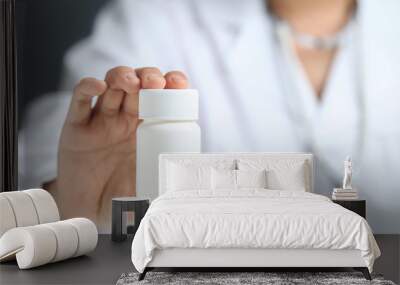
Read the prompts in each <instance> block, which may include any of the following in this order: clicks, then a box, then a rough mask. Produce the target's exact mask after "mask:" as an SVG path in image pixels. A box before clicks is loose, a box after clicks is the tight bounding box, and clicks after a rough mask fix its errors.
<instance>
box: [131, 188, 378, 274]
mask: <svg viewBox="0 0 400 285" xmlns="http://www.w3.org/2000/svg"><path fill="white" fill-rule="evenodd" d="M165 248H275V249H276V248H302V249H313V248H314V249H358V250H360V251H361V255H362V257H363V259H364V260H365V264H366V266H367V267H368V268H369V270H370V271H372V267H373V263H374V260H375V259H376V258H377V257H378V256H379V255H380V251H379V248H378V246H377V244H376V241H375V239H374V237H373V235H372V232H371V229H370V227H369V226H368V223H367V222H366V221H365V219H363V218H362V217H360V216H359V215H357V214H354V213H353V212H351V211H349V210H346V209H344V208H342V207H341V206H339V205H337V204H335V203H333V202H332V201H330V200H329V199H328V198H326V197H324V196H321V195H317V194H311V193H307V192H299V191H277V190H258V189H247V190H237V191H228V190H227V191H221V190H218V192H211V191H179V192H171V193H166V194H164V195H162V196H160V197H159V198H157V199H156V200H154V202H153V203H152V204H151V206H150V208H149V210H148V212H147V213H146V216H145V217H144V218H143V220H142V222H141V223H140V226H139V229H138V231H137V232H136V235H135V237H134V240H133V243H132V262H133V264H134V266H135V267H136V269H137V270H138V271H139V272H143V270H144V268H145V267H146V265H147V264H148V263H149V262H150V261H151V260H152V256H153V252H154V250H155V249H165Z"/></svg>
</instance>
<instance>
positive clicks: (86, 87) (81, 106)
mask: <svg viewBox="0 0 400 285" xmlns="http://www.w3.org/2000/svg"><path fill="white" fill-rule="evenodd" d="M106 89H107V84H106V82H105V81H103V80H98V79H96V78H90V77H88V78H84V79H82V80H81V81H80V82H79V83H78V84H77V85H76V86H75V88H74V94H73V96H72V100H71V103H70V106H69V111H68V114H67V122H69V123H73V124H84V123H86V122H87V121H88V120H89V118H90V116H91V111H92V98H93V97H96V96H99V95H101V94H103V93H104V92H105V91H106Z"/></svg>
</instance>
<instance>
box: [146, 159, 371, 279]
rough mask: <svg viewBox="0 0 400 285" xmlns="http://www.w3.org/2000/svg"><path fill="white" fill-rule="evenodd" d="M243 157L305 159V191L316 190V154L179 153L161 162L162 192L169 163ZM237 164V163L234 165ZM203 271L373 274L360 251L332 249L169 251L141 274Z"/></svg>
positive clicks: (157, 255)
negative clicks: (348, 271) (348, 270)
mask: <svg viewBox="0 0 400 285" xmlns="http://www.w3.org/2000/svg"><path fill="white" fill-rule="evenodd" d="M240 158H242V159H243V158H246V159H248V158H254V159H256V158H257V159H260V158H262V159H271V160H276V159H293V160H304V162H305V163H307V165H308V170H309V171H308V173H307V175H308V181H309V185H308V188H307V189H306V191H309V192H313V191H314V167H313V164H314V162H313V155H312V154H305V153H201V154H199V153H179V154H176V153H175V154H161V155H160V159H159V193H160V194H162V193H164V192H165V191H166V189H165V187H166V185H167V183H166V179H167V175H166V171H167V167H168V162H170V161H174V160H175V161H178V160H179V161H181V160H184V159H190V160H206V161H208V160H221V159H223V160H229V159H232V161H236V160H237V159H240ZM235 165H236V164H235ZM161 268H162V269H166V268H168V269H172V268H175V269H178V270H179V269H181V270H182V271H185V270H187V269H196V271H197V270H199V269H202V271H204V270H206V271H214V269H215V270H216V271H218V269H221V268H223V269H224V271H225V270H228V271H254V270H257V271H265V270H266V269H268V270H271V269H277V270H278V269H279V270H282V269H283V270H284V271H291V270H296V269H302V270H304V269H305V270H308V271H315V269H318V270H319V271H324V270H323V269H327V270H332V269H338V268H353V269H354V270H357V271H361V272H362V273H363V275H364V277H365V278H366V279H367V280H371V275H370V273H369V270H368V268H367V267H366V264H365V262H364V260H363V259H362V257H361V252H360V251H359V250H329V249H250V248H243V249H241V248H223V249H221V248H218V249H216V248H210V249H198V248H169V249H158V250H156V251H155V252H154V256H153V259H152V261H151V262H150V263H149V264H148V266H147V267H146V268H145V270H144V271H143V273H141V274H140V275H139V280H143V279H144V277H145V276H146V273H147V272H148V271H150V270H154V269H161Z"/></svg>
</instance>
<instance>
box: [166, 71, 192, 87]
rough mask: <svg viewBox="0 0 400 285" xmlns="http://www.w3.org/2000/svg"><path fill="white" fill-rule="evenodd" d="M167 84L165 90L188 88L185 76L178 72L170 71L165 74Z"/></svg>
mask: <svg viewBox="0 0 400 285" xmlns="http://www.w3.org/2000/svg"><path fill="white" fill-rule="evenodd" d="M164 77H165V80H166V81H167V84H166V86H165V88H166V89H185V88H188V87H189V81H188V79H187V77H186V75H185V74H184V73H183V72H181V71H178V70H174V71H170V72H168V73H166V74H165V76H164Z"/></svg>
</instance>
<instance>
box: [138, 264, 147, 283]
mask: <svg viewBox="0 0 400 285" xmlns="http://www.w3.org/2000/svg"><path fill="white" fill-rule="evenodd" d="M148 271H149V269H148V268H147V267H146V268H145V269H144V270H143V272H142V273H140V274H139V278H138V281H142V280H143V279H144V278H145V277H146V273H147V272H148Z"/></svg>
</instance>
